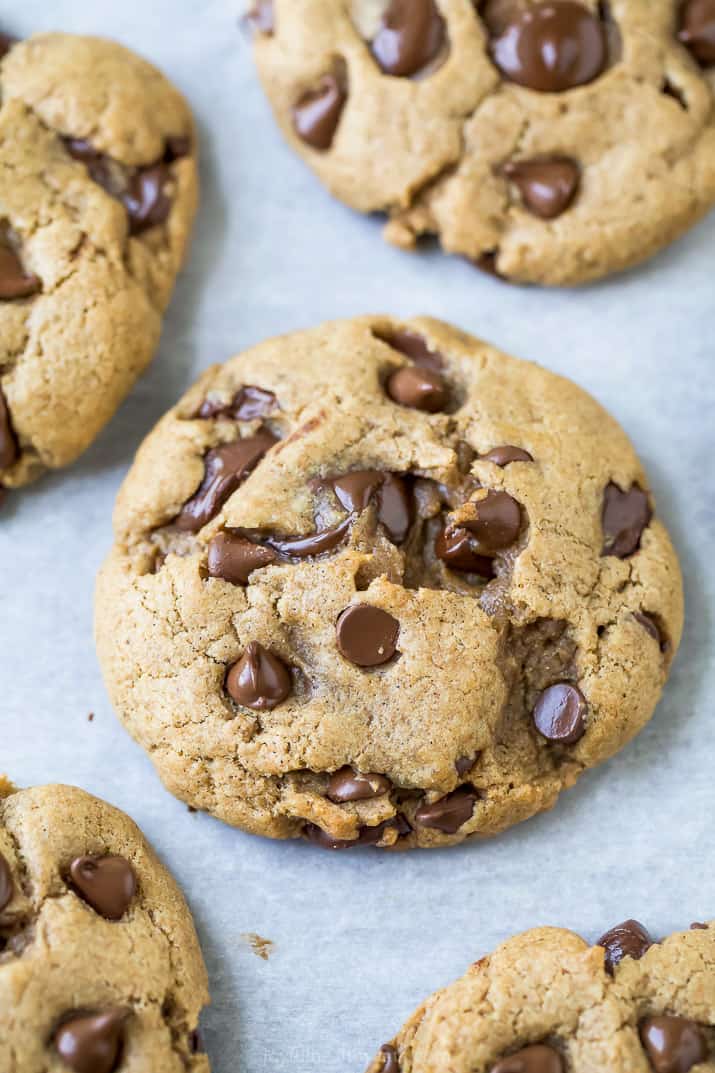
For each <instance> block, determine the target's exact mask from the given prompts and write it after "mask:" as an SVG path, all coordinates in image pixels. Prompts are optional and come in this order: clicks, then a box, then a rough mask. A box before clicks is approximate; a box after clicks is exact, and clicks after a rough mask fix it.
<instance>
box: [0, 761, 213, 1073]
mask: <svg viewBox="0 0 715 1073" xmlns="http://www.w3.org/2000/svg"><path fill="white" fill-rule="evenodd" d="M0 784H1V785H0V1068H1V1069H3V1070H13V1073H35V1071H36V1070H38V1069H47V1070H50V1069H51V1070H53V1071H55V1070H57V1073H60V1070H65V1069H66V1070H70V1071H75V1073H123V1071H124V1070H125V1069H127V1070H128V1069H130V1068H131V1069H135V1068H136V1069H140V1068H141V1069H147V1070H149V1069H151V1070H152V1073H187V1071H188V1073H209V1061H208V1058H207V1056H206V1055H205V1054H203V1053H199V1049H198V1047H197V1043H196V1040H197V1038H198V1037H197V1029H196V1026H197V1023H198V1019H199V1015H200V1013H201V1009H202V1007H203V1006H205V1005H206V1004H207V1003H208V1001H209V996H208V989H207V979H206V970H205V968H204V963H203V958H202V956H201V950H200V949H199V943H198V939H197V937H196V933H195V931H194V926H193V922H192V919H191V914H190V912H189V909H188V907H187V905H186V903H185V901H184V899H183V897H182V895H181V892H180V891H179V889H178V887H177V886H176V884H175V882H174V880H173V879H172V878H171V876H170V875H169V873H168V872H167V871H166V869H165V868H164V867H163V865H162V864H160V862H159V861H158V860H157V858H156V856H155V855H154V853H153V851H152V850H151V848H150V847H149V846H148V844H147V843H146V841H145V839H144V838H143V837H142V834H141V832H140V831H139V829H138V828H137V827H136V825H135V824H134V823H133V822H132V821H131V820H130V819H129V817H128V816H126V815H125V814H124V813H122V812H120V811H119V810H118V809H115V808H112V807H111V806H110V805H108V804H106V803H105V802H103V801H100V800H99V799H97V798H95V797H92V796H91V795H90V794H87V793H84V791H82V790H78V789H77V788H76V787H71V786H43V787H37V788H34V789H30V790H15V789H14V788H13V787H11V786H9V784H7V782H6V781H4V780H0ZM8 892H9V896H8ZM70 984H71V986H70Z"/></svg>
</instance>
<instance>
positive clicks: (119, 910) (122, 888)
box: [70, 855, 137, 920]
mask: <svg viewBox="0 0 715 1073" xmlns="http://www.w3.org/2000/svg"><path fill="white" fill-rule="evenodd" d="M70 882H71V885H72V887H73V888H74V889H75V891H76V892H77V894H79V896H80V898H81V899H82V900H83V901H85V902H86V903H87V905H89V906H91V907H92V909H94V911H95V913H99V915H100V916H101V917H104V919H105V920H121V918H122V917H123V916H124V914H125V913H126V911H127V909H128V908H129V905H130V903H131V901H132V898H133V897H134V895H135V894H136V890H137V877H136V874H135V872H134V869H133V868H132V866H131V864H130V863H129V861H128V860H126V858H124V857H119V856H116V855H114V856H112V855H107V856H105V857H95V856H89V857H77V858H76V859H75V860H74V861H72V863H71V864H70Z"/></svg>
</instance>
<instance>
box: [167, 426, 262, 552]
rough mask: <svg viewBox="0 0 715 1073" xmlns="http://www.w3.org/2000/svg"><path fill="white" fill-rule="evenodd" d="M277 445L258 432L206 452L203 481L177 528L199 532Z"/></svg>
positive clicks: (187, 503) (183, 508) (180, 515)
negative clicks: (265, 455) (267, 452)
mask: <svg viewBox="0 0 715 1073" xmlns="http://www.w3.org/2000/svg"><path fill="white" fill-rule="evenodd" d="M277 442H278V441H277V440H276V438H275V436H273V435H272V433H270V432H269V431H268V430H267V429H261V430H260V431H258V432H256V434H255V435H253V436H246V437H244V438H243V439H241V440H236V441H235V442H234V443H227V444H225V445H224V446H223V447H215V448H214V449H213V450H211V451H209V452H208V454H207V455H206V457H205V459H204V478H203V480H202V482H201V484H200V485H199V488H198V490H197V491H196V492H195V494H194V495H193V496H192V497H191V499H189V500H188V501H187V502H186V503H185V504H184V506H183V507H182V509H181V512H180V513H179V515H178V516H177V518H176V520H175V524H176V526H177V527H178V528H179V529H183V530H187V531H188V532H191V533H197V532H198V531H199V529H202V528H203V527H204V526H205V525H206V523H207V522H210V521H211V519H212V518H214V517H215V516H216V515H217V514H218V512H219V511H220V510H221V507H222V506H223V505H224V503H225V502H226V500H227V499H228V497H229V496H230V495H233V493H234V492H235V491H236V489H237V488H238V487H239V485H240V484H242V483H243V481H245V479H246V477H248V475H249V474H250V472H251V470H253V469H254V468H255V467H256V466H257V465H258V463H259V462H260V460H261V459H262V458H263V456H264V454H265V453H266V451H268V450H270V448H271V447H273V445H274V444H275V443H277Z"/></svg>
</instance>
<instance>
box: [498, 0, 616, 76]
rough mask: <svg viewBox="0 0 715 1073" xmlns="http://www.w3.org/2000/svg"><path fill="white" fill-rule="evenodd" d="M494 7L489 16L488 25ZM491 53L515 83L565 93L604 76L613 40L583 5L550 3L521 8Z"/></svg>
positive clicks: (568, 0) (571, 1)
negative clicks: (610, 44)
mask: <svg viewBox="0 0 715 1073" xmlns="http://www.w3.org/2000/svg"><path fill="white" fill-rule="evenodd" d="M492 2H493V0H492ZM490 6H491V5H490V4H489V3H488V4H487V7H486V9H485V11H484V18H485V21H486V23H487V25H488V26H489V23H490V16H489V8H490ZM491 54H492V59H493V60H494V63H495V64H496V66H497V67H498V68H499V70H500V71H501V73H502V74H503V76H504V77H505V78H507V79H508V80H509V81H511V82H516V83H517V84H518V85H520V86H526V87H527V88H528V89H534V90H537V91H539V92H540V93H561V92H563V91H564V90H568V89H572V88H573V87H574V86H583V85H585V84H586V83H587V82H592V81H593V80H594V79H595V78H597V77H598V76H599V75H600V74H601V73H602V71H603V70H604V69H605V67H606V63H607V60H608V39H607V35H606V32H605V28H604V26H603V24H602V23H601V21H600V20H599V18H598V17H597V15H595V14H594V13H593V12H591V11H589V10H588V8H586V7H584V6H583V4H579V3H575V2H574V0H550V2H549V3H543V4H533V5H530V6H529V7H526V8H525V9H523V10H518V9H515V11H514V13H513V15H512V17H511V19H510V20H509V21H508V22H507V24H506V26H505V27H504V28H503V29H502V30H501V32H500V33H499V36H497V37H495V38H494V39H493V40H492V42H491Z"/></svg>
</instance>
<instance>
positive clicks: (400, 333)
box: [373, 328, 444, 373]
mask: <svg viewBox="0 0 715 1073" xmlns="http://www.w3.org/2000/svg"><path fill="white" fill-rule="evenodd" d="M373 335H374V336H375V338H376V339H379V340H380V342H381V343H386V344H387V346H390V347H392V349H393V350H396V351H397V352H398V353H399V354H404V355H405V357H406V358H409V359H410V361H413V362H414V364H415V365H420V366H422V368H425V369H431V370H432V372H436V373H438V372H440V370H441V369H443V368H444V357H443V355H442V354H440V352H439V351H438V350H430V348H429V346H428V344H427V340H426V339H425V338H424V337H423V336H421V335H418V333H417V332H411V331H408V330H407V329H404V328H398V329H397V330H396V331H391V330H387V331H379V330H377V329H375V330H373Z"/></svg>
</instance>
